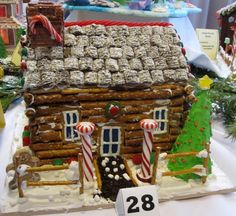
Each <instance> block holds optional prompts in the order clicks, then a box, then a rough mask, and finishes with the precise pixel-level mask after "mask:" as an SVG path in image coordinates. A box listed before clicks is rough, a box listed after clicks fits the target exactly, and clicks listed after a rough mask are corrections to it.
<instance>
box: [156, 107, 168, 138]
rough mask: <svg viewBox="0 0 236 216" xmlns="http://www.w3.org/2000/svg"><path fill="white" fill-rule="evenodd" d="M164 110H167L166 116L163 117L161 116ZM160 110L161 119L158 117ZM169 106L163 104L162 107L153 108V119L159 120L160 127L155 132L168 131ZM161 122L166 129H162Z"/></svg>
mask: <svg viewBox="0 0 236 216" xmlns="http://www.w3.org/2000/svg"><path fill="white" fill-rule="evenodd" d="M162 110H164V111H165V118H163V119H162V117H161V111H162ZM157 111H159V117H160V118H159V119H157V118H156V112H157ZM168 111H169V110H168V107H167V106H162V107H157V108H154V110H153V119H154V120H156V121H157V122H158V128H157V129H156V130H154V132H153V134H154V135H156V134H165V133H167V132H168V122H169V120H168ZM160 123H164V130H161V124H160Z"/></svg>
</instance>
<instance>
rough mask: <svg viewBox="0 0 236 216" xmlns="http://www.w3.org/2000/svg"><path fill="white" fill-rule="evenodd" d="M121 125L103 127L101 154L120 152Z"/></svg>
mask: <svg viewBox="0 0 236 216" xmlns="http://www.w3.org/2000/svg"><path fill="white" fill-rule="evenodd" d="M120 143H121V131H120V127H109V126H107V127H103V128H102V133H101V155H102V156H106V155H109V156H111V155H117V154H119V152H120Z"/></svg>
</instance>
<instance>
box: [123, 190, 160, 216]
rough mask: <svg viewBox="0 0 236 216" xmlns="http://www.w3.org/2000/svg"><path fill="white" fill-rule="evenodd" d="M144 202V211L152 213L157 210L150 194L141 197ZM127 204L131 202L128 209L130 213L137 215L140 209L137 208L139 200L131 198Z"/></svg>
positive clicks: (128, 198) (127, 200)
mask: <svg viewBox="0 0 236 216" xmlns="http://www.w3.org/2000/svg"><path fill="white" fill-rule="evenodd" d="M141 201H142V209H143V210H144V211H151V210H153V209H154V208H155V204H154V203H153V202H152V201H153V197H152V196H151V195H150V194H145V195H143V196H142V197H141ZM126 202H131V204H130V206H129V207H128V213H137V212H139V211H140V210H139V207H138V206H136V205H137V204H138V198H137V197H135V196H129V197H127V199H126Z"/></svg>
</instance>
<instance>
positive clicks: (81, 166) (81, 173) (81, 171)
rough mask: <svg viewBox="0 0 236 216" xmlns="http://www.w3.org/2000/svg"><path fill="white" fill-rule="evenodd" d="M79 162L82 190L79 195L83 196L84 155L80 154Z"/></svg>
mask: <svg viewBox="0 0 236 216" xmlns="http://www.w3.org/2000/svg"><path fill="white" fill-rule="evenodd" d="M78 161H79V179H80V183H81V186H80V189H79V193H80V194H83V193H84V174H83V155H82V153H79V154H78Z"/></svg>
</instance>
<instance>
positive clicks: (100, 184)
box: [93, 160, 102, 190]
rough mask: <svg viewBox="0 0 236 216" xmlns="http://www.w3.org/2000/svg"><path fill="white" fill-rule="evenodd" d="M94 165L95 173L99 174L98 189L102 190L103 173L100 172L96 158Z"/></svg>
mask: <svg viewBox="0 0 236 216" xmlns="http://www.w3.org/2000/svg"><path fill="white" fill-rule="evenodd" d="M93 165H94V168H95V175H96V176H97V184H98V189H99V190H101V189H102V179H101V175H100V173H99V169H98V164H97V161H96V160H94V161H93Z"/></svg>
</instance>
